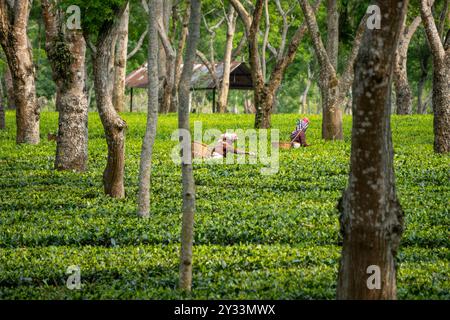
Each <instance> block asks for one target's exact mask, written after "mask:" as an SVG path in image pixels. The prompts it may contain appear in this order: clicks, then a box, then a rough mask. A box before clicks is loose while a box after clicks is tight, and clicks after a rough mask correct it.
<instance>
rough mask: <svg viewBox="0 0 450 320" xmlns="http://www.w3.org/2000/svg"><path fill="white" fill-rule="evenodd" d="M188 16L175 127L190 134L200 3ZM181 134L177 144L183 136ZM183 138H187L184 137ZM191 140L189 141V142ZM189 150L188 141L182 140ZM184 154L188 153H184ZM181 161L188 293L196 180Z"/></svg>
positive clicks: (195, 1)
mask: <svg viewBox="0 0 450 320" xmlns="http://www.w3.org/2000/svg"><path fill="white" fill-rule="evenodd" d="M190 6H191V14H190V21H189V36H188V40H187V47H186V53H185V58H184V67H183V72H182V75H181V79H180V86H179V99H180V107H179V111H178V127H179V129H180V130H181V131H184V132H190V125H189V93H190V82H191V78H192V73H193V68H194V62H195V56H196V51H197V45H198V42H199V39H200V19H201V0H191V1H190ZM181 131H180V141H181V139H183V135H182V134H181ZM184 139H186V137H184ZM189 140H190V139H189ZM183 144H184V145H185V146H189V147H190V141H183ZM183 152H184V153H186V152H188V153H189V154H190V150H186V149H184V150H183ZM187 158H189V159H188V160H182V163H181V167H182V169H181V170H182V180H183V209H182V212H183V218H182V220H183V222H182V227H181V252H180V288H181V289H182V290H185V291H190V290H191V287H192V246H193V240H194V213H195V181H194V174H193V168H192V159H190V157H189V156H187Z"/></svg>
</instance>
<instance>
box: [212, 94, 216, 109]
mask: <svg viewBox="0 0 450 320" xmlns="http://www.w3.org/2000/svg"><path fill="white" fill-rule="evenodd" d="M212 103H213V105H212V112H213V113H216V88H214V89H213V102H212Z"/></svg>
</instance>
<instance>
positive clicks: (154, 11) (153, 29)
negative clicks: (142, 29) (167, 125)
mask: <svg viewBox="0 0 450 320" xmlns="http://www.w3.org/2000/svg"><path fill="white" fill-rule="evenodd" d="M162 3H163V1H162V0H150V1H149V20H148V38H149V46H148V64H147V65H148V80H149V86H148V114H147V128H146V132H145V137H144V141H143V143H142V151H141V162H140V170H139V198H138V214H139V216H141V217H144V218H147V217H149V216H150V188H151V184H150V178H151V170H152V156H153V145H154V143H155V137H156V126H157V123H158V101H159V100H158V94H159V93H158V91H159V90H158V86H155V85H154V84H155V83H158V81H159V76H158V48H159V41H158V22H157V17H158V15H160V14H161V9H162Z"/></svg>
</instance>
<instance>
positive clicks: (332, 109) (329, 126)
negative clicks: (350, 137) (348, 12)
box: [299, 0, 367, 140]
mask: <svg viewBox="0 0 450 320" xmlns="http://www.w3.org/2000/svg"><path fill="white" fill-rule="evenodd" d="M299 2H300V5H301V7H302V10H303V13H304V15H305V20H306V23H307V25H308V30H309V32H310V34H311V38H312V41H313V46H314V50H315V52H316V56H317V60H318V62H319V65H320V78H319V88H320V91H321V97H322V110H323V121H322V137H323V139H325V140H342V139H343V138H344V133H343V128H342V110H341V104H342V103H343V101H344V100H345V97H346V95H347V92H348V91H349V90H350V87H351V85H352V83H353V74H354V73H353V65H354V62H355V59H356V56H357V53H358V50H359V47H360V45H361V39H362V35H363V32H364V30H365V29H366V21H367V15H365V16H364V18H363V19H362V20H361V22H360V24H359V27H358V30H357V31H356V36H355V40H354V43H353V49H352V52H351V53H350V57H349V59H348V61H347V66H346V69H345V70H344V72H343V73H342V75H341V76H340V77H338V75H337V70H336V63H337V62H336V61H337V56H336V55H337V49H338V48H337V47H338V45H337V44H336V42H338V41H339V40H338V39H339V38H338V37H339V34H338V27H339V26H338V25H339V21H338V20H339V17H338V16H336V15H335V14H334V13H333V10H332V9H333V8H334V7H335V6H336V3H335V2H334V1H329V3H328V5H330V6H331V7H330V8H328V13H329V17H328V29H329V33H330V34H329V36H328V42H329V45H328V51H327V50H326V49H325V46H324V44H323V42H322V39H321V37H320V31H319V26H318V24H317V20H316V16H315V14H314V11H313V9H312V8H311V5H310V4H309V2H308V1H307V0H299ZM336 20H337V22H336ZM336 38H337V39H336ZM333 64H334V65H333Z"/></svg>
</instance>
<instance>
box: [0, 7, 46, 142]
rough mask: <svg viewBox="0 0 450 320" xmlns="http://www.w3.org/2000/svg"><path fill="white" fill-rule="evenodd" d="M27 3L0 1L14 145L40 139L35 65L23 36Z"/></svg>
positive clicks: (0, 40) (0, 37)
mask: <svg viewBox="0 0 450 320" xmlns="http://www.w3.org/2000/svg"><path fill="white" fill-rule="evenodd" d="M31 3H32V2H31V1H29V0H16V1H8V0H0V44H1V46H2V48H3V51H4V52H5V55H6V59H7V61H8V66H9V69H10V70H11V77H12V83H13V86H14V102H15V106H16V109H17V111H16V124H17V135H16V141H17V143H18V144H21V143H28V144H38V143H39V140H40V138H39V119H40V110H39V106H38V103H37V98H36V85H35V68H34V63H33V54H32V49H31V47H30V41H29V39H28V36H27V27H28V18H29V13H30V6H31Z"/></svg>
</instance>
